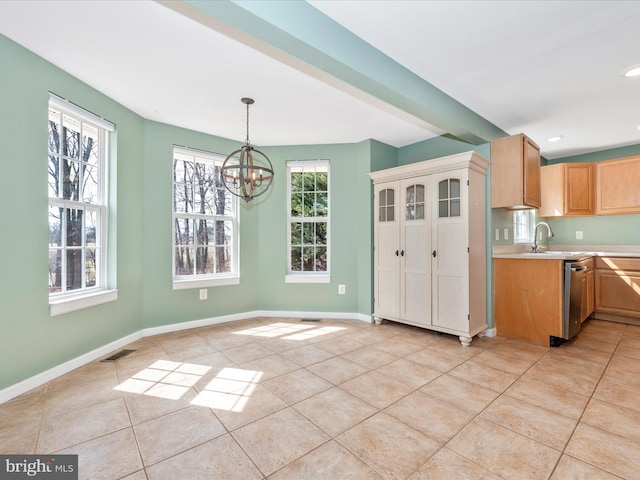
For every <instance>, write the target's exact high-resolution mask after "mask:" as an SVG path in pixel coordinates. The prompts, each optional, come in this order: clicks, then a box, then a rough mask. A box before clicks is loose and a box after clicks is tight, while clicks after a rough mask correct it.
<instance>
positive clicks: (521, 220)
mask: <svg viewBox="0 0 640 480" xmlns="http://www.w3.org/2000/svg"><path fill="white" fill-rule="evenodd" d="M535 223H536V210H535V209H533V208H532V209H524V210H514V211H513V243H514V245H516V244H524V243H532V242H533V226H534V225H535ZM520 226H521V228H520ZM520 231H526V237H525V236H522V235H519V234H518V232H520Z"/></svg>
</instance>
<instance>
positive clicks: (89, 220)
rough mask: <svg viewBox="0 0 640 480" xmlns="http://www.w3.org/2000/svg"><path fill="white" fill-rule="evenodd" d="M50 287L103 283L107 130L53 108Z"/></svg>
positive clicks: (71, 288)
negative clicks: (102, 143) (101, 261)
mask: <svg viewBox="0 0 640 480" xmlns="http://www.w3.org/2000/svg"><path fill="white" fill-rule="evenodd" d="M48 122H49V135H48V143H49V148H48V151H49V153H48V178H49V180H48V196H49V292H50V293H51V294H58V293H67V292H73V291H78V290H82V289H87V288H92V287H95V286H99V269H100V265H99V263H100V262H99V258H100V254H101V252H100V250H101V249H102V248H103V245H102V241H101V232H100V229H101V222H102V217H103V215H104V208H105V207H104V205H102V204H101V203H100V202H101V201H102V199H101V183H100V182H102V180H103V179H102V178H101V172H102V166H101V155H102V152H103V150H102V149H103V145H101V143H100V142H101V141H104V138H106V136H105V134H104V131H103V130H102V129H101V128H99V127H97V126H95V125H92V124H91V123H89V122H86V121H84V120H83V119H82V118H78V117H76V116H74V115H72V114H70V113H67V112H63V111H59V110H57V109H56V108H53V107H50V108H49V120H48Z"/></svg>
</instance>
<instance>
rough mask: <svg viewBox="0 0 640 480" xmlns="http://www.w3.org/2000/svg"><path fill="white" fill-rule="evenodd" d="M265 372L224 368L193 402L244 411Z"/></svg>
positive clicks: (220, 408)
mask: <svg viewBox="0 0 640 480" xmlns="http://www.w3.org/2000/svg"><path fill="white" fill-rule="evenodd" d="M262 374H263V372H258V371H254V370H244V369H241V368H223V369H222V370H221V371H220V373H218V375H216V377H215V378H214V379H213V380H211V381H210V382H209V383H208V384H207V386H206V387H205V388H204V390H203V391H202V392H200V393H199V394H198V396H196V398H194V399H193V400H192V401H191V403H192V404H193V405H200V406H203V407H209V408H212V409H216V410H227V411H231V412H242V410H244V407H245V406H246V404H247V402H248V401H249V398H250V397H251V395H252V394H253V392H254V390H255V389H256V386H257V385H258V382H259V381H260V378H262Z"/></svg>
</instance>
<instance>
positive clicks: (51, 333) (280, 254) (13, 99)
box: [0, 36, 398, 390]
mask: <svg viewBox="0 0 640 480" xmlns="http://www.w3.org/2000/svg"><path fill="white" fill-rule="evenodd" d="M0 57H1V58H2V59H3V62H2V63H0V101H1V102H2V105H3V113H4V115H3V116H2V118H1V119H0V122H2V125H0V144H1V145H3V148H4V154H5V161H4V165H5V178H6V179H7V181H5V185H4V188H3V189H2V190H1V191H0V199H1V200H2V202H3V204H4V205H6V206H16V207H15V208H5V209H3V210H2V213H1V215H2V216H1V218H0V220H1V221H2V225H3V233H4V235H2V236H0V262H1V263H0V264H1V265H2V270H1V271H0V325H1V327H2V335H1V336H0V362H2V364H3V365H10V368H3V369H2V370H0V390H1V389H3V388H6V387H9V386H11V385H13V384H15V383H17V382H20V381H22V380H25V379H28V378H29V377H32V376H34V375H36V374H38V373H42V372H44V371H46V370H48V369H50V368H53V367H55V366H57V365H60V364H62V363H64V362H66V361H69V360H72V359H74V358H77V357H79V356H81V355H83V354H85V353H88V352H90V351H92V350H95V349H97V348H100V347H102V346H104V345H106V344H108V343H110V342H113V341H116V340H119V339H121V338H123V337H125V336H127V335H128V334H131V333H135V332H139V331H140V330H142V329H145V328H153V327H162V326H166V325H172V324H176V323H181V322H187V321H193V320H202V319H207V318H213V317H220V316H225V315H233V314H238V313H244V312H251V311H255V310H272V311H310V312H312V311H318V312H342V313H359V314H363V315H369V314H370V313H371V307H372V284H371V283H372V275H371V251H372V238H373V237H372V223H371V206H372V205H371V202H372V199H371V182H370V180H369V177H368V176H367V173H368V172H370V171H371V170H372V168H373V167H375V168H376V169H377V168H386V167H388V166H396V165H397V153H398V151H397V149H395V148H393V147H389V146H388V145H384V144H382V143H379V142H376V141H372V140H368V141H364V142H361V143H358V144H344V145H308V146H281V147H269V148H263V149H262V150H263V151H264V152H265V153H267V155H268V156H269V157H270V158H271V160H272V162H273V164H274V167H275V170H276V179H275V181H274V185H273V188H272V189H271V191H270V192H269V193H268V194H267V195H266V196H264V197H261V199H260V200H259V201H257V202H254V203H252V204H250V205H242V207H241V213H240V270H241V279H240V285H234V286H224V287H215V288H209V289H208V299H207V300H204V301H200V300H199V299H198V289H192V290H176V291H174V290H173V289H172V281H171V188H172V186H171V178H172V174H171V167H172V147H173V145H174V144H177V145H183V146H187V147H192V148H197V149H202V150H207V151H212V152H216V153H227V152H229V151H231V150H234V149H236V148H237V147H238V142H236V141H231V140H228V139H224V138H220V137H216V136H212V135H206V134H203V133H198V132H194V131H189V130H185V129H181V128H178V127H174V126H170V125H165V124H161V123H157V122H153V121H149V120H145V119H143V118H141V117H139V116H138V115H136V114H134V113H132V112H131V111H129V110H128V109H126V108H124V107H123V106H121V105H119V104H118V103H116V102H114V101H113V100H111V99H109V98H108V97H106V96H104V95H103V94H101V93H100V92H98V91H96V90H94V89H92V88H91V87H89V86H87V85H86V84H84V83H82V82H80V81H79V80H78V79H76V78H74V77H72V76H70V75H69V74H67V73H65V72H63V71H62V70H60V69H58V68H57V67H55V66H53V65H51V64H50V63H48V62H46V61H44V60H43V59H41V58H40V57H38V56H36V55H35V54H33V53H31V52H29V51H28V50H26V49H24V48H22V47H20V46H19V45H17V44H16V43H14V42H12V41H11V40H9V39H7V38H6V37H4V36H0ZM49 91H52V92H54V93H56V94H57V95H59V96H61V97H64V98H67V99H68V100H70V101H72V102H73V103H76V104H78V105H80V106H82V107H83V108H86V109H87V110H90V111H92V112H94V113H96V114H98V115H100V116H103V117H104V118H106V119H108V120H110V121H112V122H113V123H115V124H116V132H115V133H114V134H113V135H112V152H113V153H115V154H116V159H117V161H116V164H115V165H112V166H111V172H110V175H111V177H113V178H112V183H111V193H112V197H111V199H112V202H113V208H112V211H111V213H110V224H111V225H110V226H111V237H110V249H111V254H112V256H111V262H112V265H111V266H112V267H113V270H112V273H113V272H116V275H115V286H117V288H118V289H119V298H118V300H117V301H114V302H109V303H106V304H103V305H99V306H96V307H92V308H87V309H84V310H80V311H76V312H73V313H69V314H65V315H59V316H56V317H50V316H49V306H48V289H47V265H48V261H47V249H46V245H47V235H48V232H47V196H46V184H47V151H46V148H47V140H46V138H47V122H46V118H47V106H48V92H49ZM318 158H322V159H329V160H330V161H331V193H330V195H331V204H332V205H333V210H332V219H331V283H329V284H286V283H285V270H286V213H287V212H286V207H285V205H286V202H285V200H286V199H285V193H286V175H285V174H286V161H287V160H304V159H318ZM27 219H28V220H27ZM18 252H24V253H23V254H20V253H18ZM338 284H345V285H346V287H347V288H346V294H345V295H338V287H337V286H338Z"/></svg>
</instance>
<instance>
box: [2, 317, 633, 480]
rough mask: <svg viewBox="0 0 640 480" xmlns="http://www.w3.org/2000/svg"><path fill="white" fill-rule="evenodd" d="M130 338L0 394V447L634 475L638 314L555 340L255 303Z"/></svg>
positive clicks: (382, 471)
mask: <svg viewBox="0 0 640 480" xmlns="http://www.w3.org/2000/svg"><path fill="white" fill-rule="evenodd" d="M127 348H132V349H135V350H136V351H135V352H134V353H133V354H131V355H129V356H127V357H125V358H122V359H121V360H119V361H117V362H115V363H104V362H97V361H96V362H92V363H90V364H88V365H86V366H84V367H82V368H79V369H77V370H75V371H73V372H70V373H68V374H66V375H64V376H62V377H60V378H58V379H56V380H54V381H52V382H50V383H49V384H47V385H43V386H42V387H40V388H37V389H35V390H33V391H31V392H29V393H26V394H24V395H22V396H20V397H18V398H16V399H13V400H11V401H9V402H6V403H5V404H3V405H0V452H2V453H23V454H26V453H54V452H57V453H75V454H79V461H80V478H82V479H91V480H98V479H120V478H125V479H129V480H143V479H151V480H155V479H161V480H171V479H176V480H186V479H189V480H197V479H207V480H211V479H224V480H228V479H240V480H248V479H254V478H255V479H263V478H269V479H274V480H275V479H296V480H298V479H300V480H303V479H327V480H335V479H346V478H349V479H367V480H369V479H383V478H393V479H411V480H417V479H455V480H461V479H462V480H464V479H474V480H475V479H499V478H503V479H527V480H531V479H554V480H565V479H574V478H575V479H578V478H585V479H615V478H626V479H639V478H640V468H639V467H638V459H639V458H640V326H631V325H623V324H618V323H609V322H603V321H597V320H589V321H588V322H585V324H584V328H583V330H582V332H580V334H579V335H578V337H577V338H575V339H574V340H572V341H571V342H567V343H565V344H564V345H562V346H561V347H559V348H553V349H552V348H546V347H542V346H538V345H532V344H528V343H524V342H519V341H513V340H506V339H501V338H477V339H474V341H473V343H472V344H471V346H470V347H462V346H461V345H460V343H459V341H458V340H457V338H456V337H452V336H448V335H439V334H437V333H434V332H430V331H426V330H422V329H418V328H412V327H407V326H403V325H400V324H394V323H384V324H383V325H380V326H376V325H370V324H367V323H364V322H358V321H339V320H324V321H322V322H320V323H309V322H300V321H297V320H291V319H273V318H258V319H254V320H251V321H243V322H235V323H229V324H222V325H214V326H210V327H205V328H199V329H194V330H188V331H182V332H177V333H172V334H166V335H160V336H156V337H149V338H144V339H142V340H139V341H137V342H135V343H133V344H131V345H129V346H128V347H127Z"/></svg>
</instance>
